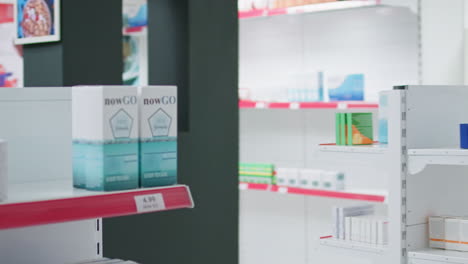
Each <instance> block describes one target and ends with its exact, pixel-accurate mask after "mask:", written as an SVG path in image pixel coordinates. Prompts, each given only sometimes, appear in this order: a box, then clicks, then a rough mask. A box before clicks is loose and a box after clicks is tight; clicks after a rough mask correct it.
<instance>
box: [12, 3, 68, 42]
mask: <svg viewBox="0 0 468 264" xmlns="http://www.w3.org/2000/svg"><path fill="white" fill-rule="evenodd" d="M15 1H16V6H15V25H16V40H15V43H16V44H33V43H43V42H51V41H59V40H60V0H15Z"/></svg>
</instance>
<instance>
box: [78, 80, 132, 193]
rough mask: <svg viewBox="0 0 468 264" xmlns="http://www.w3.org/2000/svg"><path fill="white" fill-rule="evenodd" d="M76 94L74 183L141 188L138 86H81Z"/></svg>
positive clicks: (100, 187)
mask: <svg viewBox="0 0 468 264" xmlns="http://www.w3.org/2000/svg"><path fill="white" fill-rule="evenodd" d="M72 97H73V101H72V106H73V111H72V112H73V179H74V182H73V183H74V186H75V187H80V188H83V187H85V188H86V189H89V190H96V191H112V190H123V189H133V188H138V185H139V184H138V171H139V169H138V167H139V162H138V157H139V151H138V150H139V146H138V145H139V144H138V135H139V133H138V119H139V116H138V115H139V114H138V93H137V88H135V87H125V86H78V87H73V90H72Z"/></svg>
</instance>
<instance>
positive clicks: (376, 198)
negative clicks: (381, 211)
mask: <svg viewBox="0 0 468 264" xmlns="http://www.w3.org/2000/svg"><path fill="white" fill-rule="evenodd" d="M241 184H247V186H248V187H247V189H248V190H257V191H271V192H278V189H279V188H280V186H277V185H269V184H259V183H245V182H243V183H241ZM282 188H286V189H287V193H289V194H301V195H310V196H319V197H328V198H341V199H348V200H361V201H368V202H382V203H383V202H384V201H385V196H383V195H374V194H358V193H347V192H339V191H328V190H318V189H302V188H296V187H282Z"/></svg>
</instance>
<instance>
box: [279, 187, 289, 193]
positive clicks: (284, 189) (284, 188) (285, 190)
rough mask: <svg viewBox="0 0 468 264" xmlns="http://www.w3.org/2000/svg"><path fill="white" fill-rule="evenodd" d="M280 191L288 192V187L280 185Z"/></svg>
mask: <svg viewBox="0 0 468 264" xmlns="http://www.w3.org/2000/svg"><path fill="white" fill-rule="evenodd" d="M278 192H279V193H288V188H286V187H279V188H278Z"/></svg>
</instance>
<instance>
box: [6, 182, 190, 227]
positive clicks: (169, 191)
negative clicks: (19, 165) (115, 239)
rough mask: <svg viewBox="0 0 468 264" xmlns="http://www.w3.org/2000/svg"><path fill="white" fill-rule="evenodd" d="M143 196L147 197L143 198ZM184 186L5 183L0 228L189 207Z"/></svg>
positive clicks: (187, 191)
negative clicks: (103, 188)
mask: <svg viewBox="0 0 468 264" xmlns="http://www.w3.org/2000/svg"><path fill="white" fill-rule="evenodd" d="M143 198H149V199H147V200H146V201H143ZM193 206H194V203H193V200H192V196H191V193H190V189H189V188H188V186H186V185H174V186H165V187H157V188H143V189H133V190H126V191H116V192H94V191H86V190H81V189H75V188H73V187H72V182H71V181H64V180H60V181H45V182H39V183H38V182H34V183H24V184H11V185H9V197H8V200H7V201H5V202H3V203H0V229H8V228H17V227H26V226H34V225H44V224H51V223H61V222H68V221H77V220H85V219H93V218H101V217H102V218H106V217H115V216H125V215H133V214H139V213H146V212H154V211H166V210H174V209H181V208H193Z"/></svg>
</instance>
